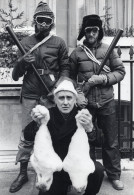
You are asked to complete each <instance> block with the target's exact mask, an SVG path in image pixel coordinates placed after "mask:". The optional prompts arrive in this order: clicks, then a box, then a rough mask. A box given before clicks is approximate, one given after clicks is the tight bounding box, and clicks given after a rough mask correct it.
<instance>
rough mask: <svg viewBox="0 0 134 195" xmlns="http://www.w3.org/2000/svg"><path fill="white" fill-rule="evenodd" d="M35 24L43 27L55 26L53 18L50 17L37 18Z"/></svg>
mask: <svg viewBox="0 0 134 195" xmlns="http://www.w3.org/2000/svg"><path fill="white" fill-rule="evenodd" d="M35 22H36V23H37V24H39V25H41V26H50V25H51V24H53V18H51V17H49V16H36V18H35Z"/></svg>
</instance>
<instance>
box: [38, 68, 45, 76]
mask: <svg viewBox="0 0 134 195" xmlns="http://www.w3.org/2000/svg"><path fill="white" fill-rule="evenodd" d="M36 70H37V72H38V74H39V75H44V74H45V70H44V69H36Z"/></svg>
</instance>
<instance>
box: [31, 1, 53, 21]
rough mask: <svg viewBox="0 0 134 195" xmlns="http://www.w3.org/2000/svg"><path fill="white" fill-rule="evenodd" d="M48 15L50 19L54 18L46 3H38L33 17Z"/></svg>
mask: <svg viewBox="0 0 134 195" xmlns="http://www.w3.org/2000/svg"><path fill="white" fill-rule="evenodd" d="M41 14H42V15H48V16H50V17H52V18H54V13H53V12H52V10H51V9H50V8H49V6H48V4H47V3H44V2H43V1H40V2H39V4H38V6H37V8H36V10H35V12H34V17H35V16H36V15H41Z"/></svg>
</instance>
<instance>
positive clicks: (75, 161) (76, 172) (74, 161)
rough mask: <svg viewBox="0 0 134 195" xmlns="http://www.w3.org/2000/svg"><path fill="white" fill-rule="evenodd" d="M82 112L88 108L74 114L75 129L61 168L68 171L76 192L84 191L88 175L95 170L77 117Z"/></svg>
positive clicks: (83, 131)
mask: <svg viewBox="0 0 134 195" xmlns="http://www.w3.org/2000/svg"><path fill="white" fill-rule="evenodd" d="M82 112H85V113H87V112H88V110H87V109H83V110H81V111H79V113H78V114H77V115H76V123H77V130H76V132H75V134H74V135H73V137H72V139H71V142H70V145H69V150H68V154H67V156H66V157H65V159H64V161H63V169H64V171H66V172H68V174H69V176H70V179H71V182H72V186H73V187H74V188H75V190H76V191H77V192H82V191H85V189H86V187H87V179H88V175H89V174H90V173H93V172H94V171H95V166H94V163H93V161H92V160H91V158H90V154H89V151H90V148H89V143H88V137H87V134H86V132H85V130H84V128H83V127H82V125H81V124H80V123H79V121H78V119H77V118H78V116H80V114H81V113H82ZM88 113H89V112H88Z"/></svg>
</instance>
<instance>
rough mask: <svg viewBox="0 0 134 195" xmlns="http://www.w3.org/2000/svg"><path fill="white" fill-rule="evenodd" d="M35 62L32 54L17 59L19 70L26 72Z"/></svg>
mask: <svg viewBox="0 0 134 195" xmlns="http://www.w3.org/2000/svg"><path fill="white" fill-rule="evenodd" d="M34 62H35V56H33V55H32V54H28V55H24V56H22V57H20V58H19V59H18V63H19V66H20V69H25V71H26V70H28V69H29V68H30V67H31V63H34Z"/></svg>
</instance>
